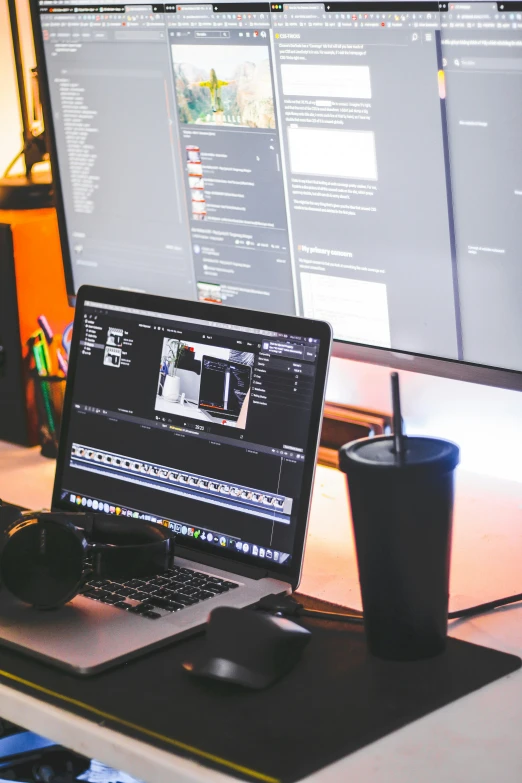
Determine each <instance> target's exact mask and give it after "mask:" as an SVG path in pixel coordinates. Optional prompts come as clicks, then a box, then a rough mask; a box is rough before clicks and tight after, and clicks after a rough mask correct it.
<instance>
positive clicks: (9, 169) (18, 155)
mask: <svg viewBox="0 0 522 783" xmlns="http://www.w3.org/2000/svg"><path fill="white" fill-rule="evenodd" d="M26 150H27V147H23V148H22V149H21V150H20V152H18V153H17V154H16V155H15V156H14V158H13V160H12V161H11V163H10V164H9V165H8V167H7V168H6V170H5V171H4V174H3V176H4V177H7V176H8V175H9V172H10V171H11V169H12V168H13V166H14V164H15V163H16V162H17V161H18V160H20V158H21V157H22V155H23V154H24V153H25V152H26Z"/></svg>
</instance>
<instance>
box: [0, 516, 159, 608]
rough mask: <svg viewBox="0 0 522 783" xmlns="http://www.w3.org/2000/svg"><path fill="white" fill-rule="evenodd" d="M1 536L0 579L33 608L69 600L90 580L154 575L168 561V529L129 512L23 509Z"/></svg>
mask: <svg viewBox="0 0 522 783" xmlns="http://www.w3.org/2000/svg"><path fill="white" fill-rule="evenodd" d="M2 539H3V540H2V541H1V543H0V579H1V581H2V584H3V585H4V586H5V587H6V588H7V590H9V592H10V593H12V594H13V595H14V596H16V598H19V599H20V600H21V601H24V602H25V603H27V604H31V605H32V606H35V607H36V608H38V609H53V608H55V607H58V606H62V605H63V604H65V603H67V602H68V601H71V600H72V599H73V598H74V596H75V595H76V594H77V593H78V591H79V590H81V588H82V587H83V586H84V585H85V584H86V583H87V582H88V581H89V580H91V579H114V580H116V581H125V580H127V579H133V578H134V577H140V576H143V577H146V576H154V575H155V574H158V573H162V572H164V571H166V570H168V569H169V568H171V567H172V565H173V562H174V540H175V535H174V533H172V531H171V530H169V529H168V528H166V527H163V526H161V525H158V524H156V523H155V522H147V521H144V520H141V519H134V518H132V517H125V520H123V519H120V518H119V517H116V516H111V515H109V514H83V513H74V514H68V513H53V512H35V511H27V512H25V513H24V514H22V515H21V516H19V518H18V519H17V520H16V521H15V522H12V523H11V524H10V525H9V526H8V527H7V528H6V530H5V532H4V533H3V536H2Z"/></svg>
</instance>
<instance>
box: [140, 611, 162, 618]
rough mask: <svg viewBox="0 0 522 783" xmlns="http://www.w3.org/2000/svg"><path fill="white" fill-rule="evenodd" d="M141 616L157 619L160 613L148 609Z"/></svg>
mask: <svg viewBox="0 0 522 783" xmlns="http://www.w3.org/2000/svg"><path fill="white" fill-rule="evenodd" d="M143 617H150V619H151V620H157V619H158V618H159V617H161V615H160V614H158V613H157V612H151V611H148V612H144V613H143Z"/></svg>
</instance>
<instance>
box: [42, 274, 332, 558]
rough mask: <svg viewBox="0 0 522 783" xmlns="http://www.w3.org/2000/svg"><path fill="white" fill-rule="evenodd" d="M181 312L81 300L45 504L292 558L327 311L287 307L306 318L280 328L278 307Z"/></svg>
mask: <svg viewBox="0 0 522 783" xmlns="http://www.w3.org/2000/svg"><path fill="white" fill-rule="evenodd" d="M90 290H92V291H98V293H99V289H90ZM104 293H106V292H103V291H102V295H103V294H104ZM109 294H111V295H112V297H114V295H113V292H109ZM94 296H96V294H94ZM112 301H113V302H114V298H113V299H112ZM147 301H148V302H150V301H151V298H147ZM152 301H153V302H154V303H155V302H156V301H157V300H156V298H154V299H152ZM161 301H162V302H165V301H167V300H161ZM183 304H186V303H183ZM191 307H192V309H195V308H194V306H193V305H191ZM196 309H197V308H196ZM208 309H212V310H213V309H214V308H208ZM176 312H177V314H173V313H172V312H163V311H156V310H150V309H141V308H139V309H138V308H136V307H129V306H124V305H121V306H120V305H116V304H114V303H113V304H109V303H107V301H106V299H105V300H103V301H98V300H96V299H92V300H91V299H88V300H87V301H85V302H84V303H81V304H80V305H79V309H78V312H77V315H76V318H77V320H76V321H75V331H76V332H77V334H76V335H75V341H76V340H77V341H78V343H77V347H76V358H75V360H74V362H73V363H72V364H71V366H73V375H72V376H71V379H70V384H69V385H70V389H68V394H69V397H68V403H67V411H66V415H67V416H68V419H67V425H66V427H65V429H66V432H67V436H66V438H65V440H64V441H63V442H62V444H61V452H60V459H59V464H58V469H57V474H56V483H55V492H54V498H53V507H58V508H63V509H64V510H66V509H71V510H72V509H73V508H76V509H78V510H88V509H92V510H95V511H102V512H105V513H110V514H117V515H119V516H124V517H125V516H127V517H129V516H132V517H138V518H140V519H146V520H152V521H154V522H157V523H161V524H164V525H169V526H170V527H171V528H172V529H173V530H175V531H176V533H178V534H179V539H178V540H179V543H180V544H182V545H184V546H186V547H189V548H192V549H194V548H196V549H198V550H207V551H208V550H210V551H211V552H214V553H215V552H217V551H219V553H220V554H223V555H225V556H227V557H232V558H234V559H237V558H239V559H240V560H242V561H248V560H250V561H251V562H252V558H254V563H255V564H257V565H259V564H260V561H261V560H263V559H266V560H268V561H271V563H270V566H271V567H279V566H281V567H284V568H292V567H293V566H295V565H296V564H297V566H299V563H300V556H301V551H300V550H299V551H298V555H299V556H298V557H297V558H296V563H294V562H293V560H294V552H295V547H296V546H297V547H299V546H301V547H302V540H303V536H304V528H305V527H306V517H307V508H308V507H307V502H308V501H307V497H308V495H307V492H308V490H307V489H306V487H307V486H308V487H309V488H310V486H311V478H310V476H311V473H310V465H312V466H313V463H314V460H315V451H316V447H317V436H318V431H319V424H318V422H319V415H320V408H321V403H322V394H321V393H319V392H321V390H324V377H325V371H326V364H327V362H326V358H325V357H327V356H328V350H329V340H328V339H325V338H324V334H325V327H324V324H319V325H317V324H313V326H312V327H311V326H310V322H308V321H304V322H302V321H297V319H292V325H294V326H295V325H296V322H297V327H298V328H299V327H301V331H300V332H299V334H295V333H291V334H288V333H286V332H281V331H278V330H277V325H276V324H277V318H278V317H277V316H270V318H271V319H272V320H273V321H275V330H274V328H273V329H272V330H270V331H267V328H266V324H265V328H264V329H259V328H253V327H252V326H251V325H250V326H245V325H244V324H243V325H235V324H234V323H228V322H219V321H218V320H217V319H216V320H215V321H208V320H203V317H202V318H200V319H197V318H192V317H185V316H184V315H181V314H179V311H176ZM220 312H221V313H224V312H225V311H224V310H221V311H220ZM265 321H266V317H265ZM302 324H306V326H302ZM311 328H312V330H313V329H315V336H310V334H311V331H310V329H311ZM327 331H328V330H326V332H327ZM321 349H322V353H321ZM319 366H320V367H321V370H320V371H318V370H317V368H318V367H319ZM318 397H319V400H318ZM314 428H315V437H314V435H313V433H314ZM307 482H308V483H307Z"/></svg>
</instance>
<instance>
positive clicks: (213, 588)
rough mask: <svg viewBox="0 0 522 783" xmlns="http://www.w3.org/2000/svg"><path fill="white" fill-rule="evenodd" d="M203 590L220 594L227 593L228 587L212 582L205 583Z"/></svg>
mask: <svg viewBox="0 0 522 783" xmlns="http://www.w3.org/2000/svg"><path fill="white" fill-rule="evenodd" d="M204 589H205V590H209V591H210V592H211V593H215V595H220V594H221V593H228V590H229V588H228V587H225V585H220V584H215V583H214V582H212V583H211V584H207V585H206V586H205V588H204Z"/></svg>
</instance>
